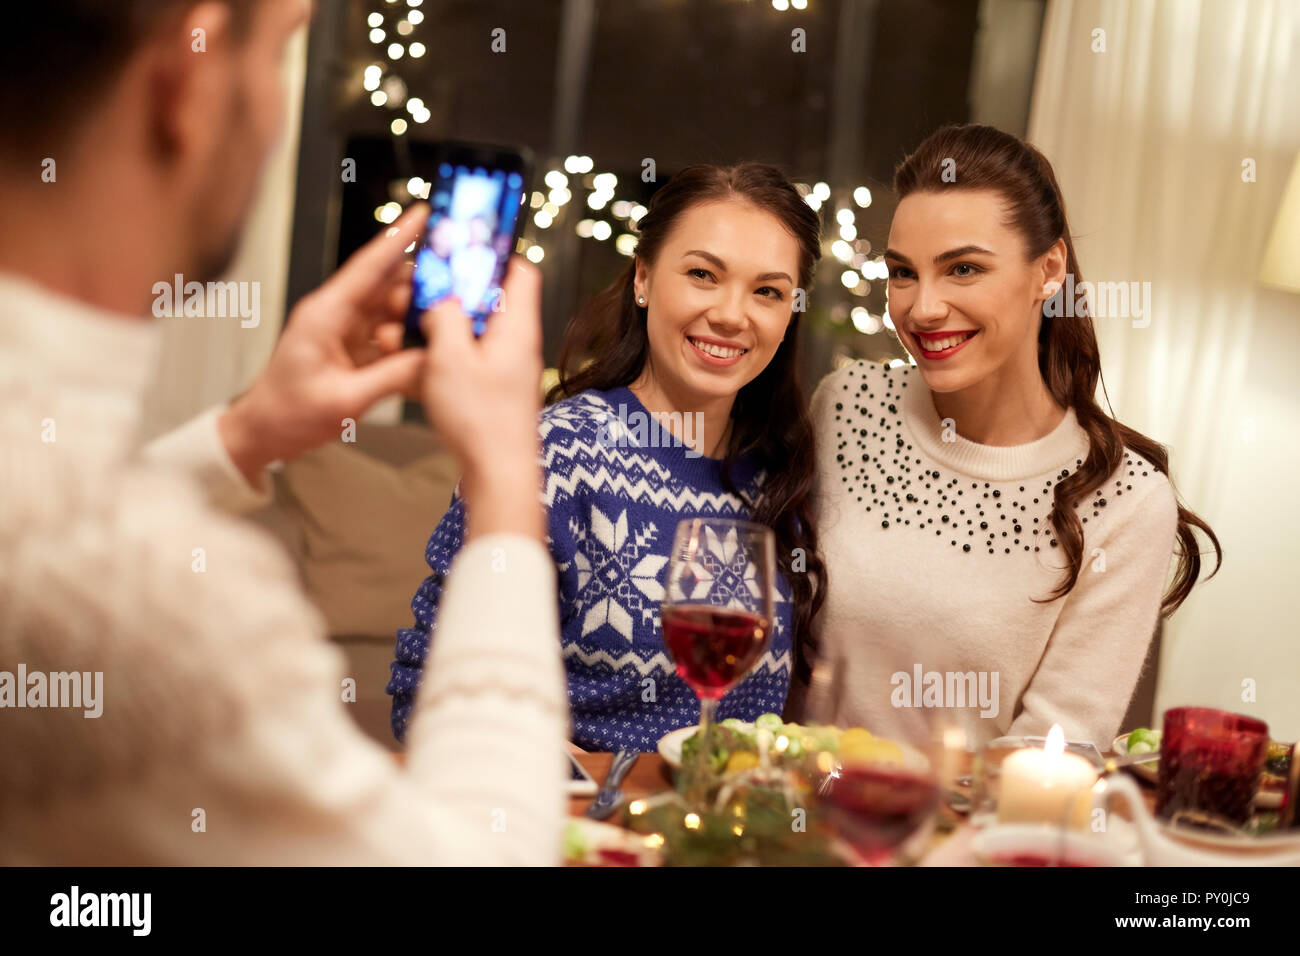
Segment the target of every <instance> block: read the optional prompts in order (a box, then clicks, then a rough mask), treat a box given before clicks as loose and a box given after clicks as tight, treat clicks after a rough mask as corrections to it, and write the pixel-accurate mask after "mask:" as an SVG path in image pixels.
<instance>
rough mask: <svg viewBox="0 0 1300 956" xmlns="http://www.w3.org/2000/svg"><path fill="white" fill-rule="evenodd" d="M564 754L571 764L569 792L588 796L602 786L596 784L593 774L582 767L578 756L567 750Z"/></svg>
mask: <svg viewBox="0 0 1300 956" xmlns="http://www.w3.org/2000/svg"><path fill="white" fill-rule="evenodd" d="M564 756H565V757H567V758H568V764H569V793H571V794H574V795H575V796H586V795H588V794H593V793H595V792H596V791H597V790H599V789H600V788H599V787H597V786H596V781H595V780H593V779H592V777H591V774H589V773H587V771H586V770H584V769H583V768H582V764H580V763H578V758H577V757H575V756H573V754H571V753H569V752H568V751H567V750H566V751H565V752H564Z"/></svg>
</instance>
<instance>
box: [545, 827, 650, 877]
mask: <svg viewBox="0 0 1300 956" xmlns="http://www.w3.org/2000/svg"><path fill="white" fill-rule="evenodd" d="M564 844H565V862H566V863H582V864H588V865H597V866H627V865H632V866H659V865H660V863H661V862H662V854H661V853H660V851H659V850H658V849H657V848H655V847H654V846H652V845H650V844H649V843H647V842H646V838H645V837H643V836H639V835H638V834H635V833H633V832H632V831H631V830H624V829H623V828H622V827H617V826H614V825H613V824H612V823H602V822H601V821H599V820H592V819H590V818H588V817H570V818H569V819H568V820H566V821H565V832H564ZM575 848H576V849H580V851H581V852H571V850H572V849H575Z"/></svg>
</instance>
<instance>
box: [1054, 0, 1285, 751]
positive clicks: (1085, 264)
mask: <svg viewBox="0 0 1300 956" xmlns="http://www.w3.org/2000/svg"><path fill="white" fill-rule="evenodd" d="M1297 91H1300V5H1298V4H1296V3H1294V2H1293V0H1132V2H1129V0H1053V2H1052V3H1051V4H1050V6H1049V7H1048V11H1047V16H1046V18H1045V20H1044V24H1043V35H1042V43H1041V46H1040V49H1039V59H1038V65H1037V71H1036V78H1035V87H1034V98H1033V104H1032V108H1031V114H1030V127H1029V138H1030V140H1031V141H1032V142H1034V143H1035V144H1036V145H1037V146H1039V147H1040V148H1041V149H1042V150H1043V151H1044V152H1045V153H1046V154H1047V156H1048V157H1049V158H1050V159H1051V161H1052V164H1053V166H1054V167H1055V169H1056V172H1057V176H1058V179H1059V181H1060V184H1061V188H1062V191H1063V193H1064V196H1065V199H1066V208H1067V212H1068V214H1069V220H1070V228H1071V232H1072V233H1073V235H1074V237H1075V248H1076V251H1077V253H1078V257H1079V263H1080V270H1081V271H1082V273H1083V276H1082V279H1086V280H1089V281H1105V282H1130V283H1131V282H1138V283H1142V282H1149V283H1150V286H1149V289H1150V301H1149V303H1147V305H1148V306H1149V311H1148V312H1147V314H1146V315H1144V316H1142V317H1141V318H1137V317H1134V316H1131V315H1129V316H1124V317H1112V318H1102V317H1098V318H1096V319H1095V325H1096V328H1097V336H1098V339H1099V342H1100V345H1101V355H1102V373H1103V378H1104V384H1105V387H1106V393H1107V394H1108V395H1109V398H1110V402H1111V407H1112V408H1113V409H1114V413H1115V416H1116V417H1117V418H1118V419H1119V420H1121V421H1123V422H1125V423H1126V424H1128V425H1130V426H1132V427H1134V428H1136V429H1137V430H1138V431H1140V432H1143V433H1144V434H1146V435H1149V436H1150V437H1152V438H1155V439H1157V440H1158V441H1160V442H1162V443H1164V444H1165V445H1167V446H1168V447H1169V451H1170V470H1171V476H1172V478H1173V480H1174V483H1175V485H1176V487H1177V489H1178V491H1179V493H1180V494H1181V496H1182V498H1183V500H1184V502H1185V504H1186V505H1187V506H1188V507H1189V508H1190V509H1191V510H1193V511H1195V512H1197V513H1199V514H1200V515H1202V516H1203V517H1205V518H1206V519H1207V520H1208V521H1210V523H1211V525H1213V526H1214V528H1215V531H1216V533H1218V534H1219V537H1220V539H1221V540H1222V541H1223V544H1224V550H1225V569H1224V573H1223V574H1222V575H1220V577H1218V578H1216V579H1215V580H1214V581H1212V582H1210V584H1208V585H1202V586H1200V587H1198V588H1197V590H1196V591H1194V592H1193V597H1192V598H1191V599H1190V600H1189V601H1188V602H1187V603H1186V604H1185V605H1184V606H1183V608H1182V609H1181V610H1180V612H1179V613H1177V614H1175V615H1174V616H1173V617H1172V618H1170V619H1169V620H1168V621H1167V622H1166V624H1165V631H1164V646H1163V650H1162V655H1161V664H1160V668H1161V670H1160V678H1159V683H1158V689H1157V701H1156V704H1157V715H1159V713H1160V712H1161V711H1162V710H1163V709H1164V708H1165V707H1169V706H1177V705H1179V704H1204V705H1207V706H1220V707H1225V708H1227V709H1231V710H1234V711H1239V712H1242V713H1253V714H1255V715H1256V716H1264V717H1265V718H1266V719H1271V720H1272V721H1273V722H1274V724H1276V725H1279V728H1275V729H1280V727H1281V726H1285V727H1287V728H1289V730H1290V732H1291V736H1290V737H1289V738H1288V739H1292V740H1294V739H1295V737H1296V736H1298V735H1300V642H1296V641H1295V640H1294V634H1295V625H1294V624H1293V623H1292V617H1291V612H1290V610H1289V608H1287V607H1286V606H1285V605H1286V604H1288V603H1289V595H1290V592H1291V588H1292V587H1293V584H1292V582H1291V581H1290V577H1291V576H1292V575H1294V572H1295V570H1296V568H1297V567H1300V551H1298V550H1297V546H1296V544H1295V543H1294V541H1295V537H1294V532H1293V531H1292V530H1291V529H1293V528H1295V526H1296V518H1297V516H1298V512H1297V507H1296V505H1295V503H1294V496H1292V495H1290V494H1288V493H1287V492H1289V488H1287V487H1286V484H1285V483H1284V482H1283V481H1282V480H1281V479H1280V478H1276V479H1275V477H1274V476H1275V474H1276V475H1280V474H1286V473H1290V474H1292V475H1294V468H1295V463H1296V459H1297V455H1296V451H1295V449H1296V448H1297V447H1298V446H1297V438H1300V435H1297V431H1296V424H1295V423H1296V421H1297V420H1298V419H1300V407H1298V406H1297V403H1296V387H1295V383H1296V378H1297V376H1296V374H1295V359H1296V355H1297V354H1298V353H1297V352H1296V348H1297V347H1300V336H1298V335H1297V331H1298V330H1300V316H1298V315H1297V311H1298V307H1300V297H1297V296H1291V295H1287V294H1285V293H1276V292H1270V291H1267V290H1264V289H1261V288H1260V287H1258V286H1257V285H1256V284H1255V277H1256V273H1257V271H1258V266H1259V262H1260V259H1261V257H1262V254H1263V248H1264V243H1265V241H1266V239H1267V236H1268V233H1269V230H1270V227H1271V225H1272V217H1273V215H1274V213H1275V211H1276V207H1277V204H1278V202H1279V201H1280V197H1281V194H1282V190H1283V187H1284V186H1285V181H1286V177H1287V174H1288V172H1289V170H1290V168H1291V164H1292V161H1293V158H1294V156H1295V153H1296V150H1297V149H1298V148H1300V107H1297ZM1139 288H1142V287H1141V286H1139ZM1131 311H1132V310H1130V312H1131ZM1148 323H1149V324H1148ZM1279 349H1283V350H1289V356H1288V360H1287V361H1285V362H1282V361H1277V360H1276V356H1277V354H1278V352H1277V350H1279ZM1099 401H1101V402H1102V407H1103V408H1105V407H1106V403H1105V399H1104V397H1102V396H1100V395H1099ZM1269 487H1276V488H1277V490H1278V492H1279V495H1278V497H1277V498H1270V496H1268V495H1267V494H1266V493H1265V489H1266V488H1269ZM1251 499H1253V502H1252V507H1242V505H1243V504H1245V503H1246V501H1250V500H1251ZM1210 566H1211V567H1212V561H1211V562H1210ZM1230 569H1231V571H1230ZM1204 573H1208V569H1207V571H1206V572H1204ZM1204 573H1203V576H1202V580H1203V579H1204ZM1288 693H1289V700H1287V699H1284V698H1285V697H1287V695H1288ZM1252 695H1254V699H1250V698H1251V697H1252ZM1158 719H1159V717H1158V716H1157V720H1158Z"/></svg>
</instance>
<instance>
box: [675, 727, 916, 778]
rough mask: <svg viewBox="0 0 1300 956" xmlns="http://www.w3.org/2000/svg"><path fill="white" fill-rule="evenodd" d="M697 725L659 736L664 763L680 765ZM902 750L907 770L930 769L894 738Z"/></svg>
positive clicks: (676, 767)
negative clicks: (685, 748) (684, 750)
mask: <svg viewBox="0 0 1300 956" xmlns="http://www.w3.org/2000/svg"><path fill="white" fill-rule="evenodd" d="M741 726H742V727H743V728H744V729H745V730H747V731H749V730H753V729H754V725H753V724H751V723H749V722H748V721H746V722H744V723H742V724H741ZM699 729H700V728H699V727H679V728H677V729H676V730H674V731H671V732H670V733H666V734H664V735H663V736H662V737H660V738H659V756H661V757H663V758H664V763H666V764H668V766H670V767H672V768H673V769H674V770H677V769H679V768H680V767H681V765H682V744H683V743H685V742H686V741H687V740H689V739H690V737H691V736H692V735H693V734H694V733H695V732H696V731H697V730H699ZM893 742H894V743H896V744H898V746H899V747H900V748H902V751H903V766H904V767H906V768H907V769H909V770H916V771H920V772H922V773H924V772H925V771H928V770H929V769H930V760H929V758H928V757H926V755H925V754H923V753H921V751H919V750H917V749H916V748H915V747H911V746H909V745H907V744H905V743H903V742H902V741H899V740H895V741H893Z"/></svg>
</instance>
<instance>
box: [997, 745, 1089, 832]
mask: <svg viewBox="0 0 1300 956" xmlns="http://www.w3.org/2000/svg"><path fill="white" fill-rule="evenodd" d="M1001 776H1002V779H1001V783H1000V785H999V792H998V820H999V821H1000V822H1002V823H1050V824H1053V825H1056V826H1059V825H1060V824H1062V823H1065V824H1066V825H1067V826H1070V827H1073V828H1075V829H1080V830H1082V829H1085V828H1086V827H1087V826H1088V815H1089V812H1090V810H1091V809H1092V787H1093V785H1094V784H1095V783H1096V782H1097V771H1096V770H1094V769H1093V766H1092V764H1090V763H1088V761H1086V760H1084V759H1083V758H1082V757H1080V756H1078V755H1077V754H1072V753H1066V752H1065V733H1064V731H1062V730H1061V728H1060V726H1059V725H1053V726H1052V729H1051V732H1049V733H1048V735H1047V745H1046V746H1045V747H1043V749H1041V750H1039V749H1038V748H1037V747H1030V748H1026V749H1024V750H1017V751H1016V752H1015V753H1013V754H1011V755H1010V756H1009V757H1007V759H1006V760H1004V761H1002V775H1001ZM1067 814H1068V818H1067Z"/></svg>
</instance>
